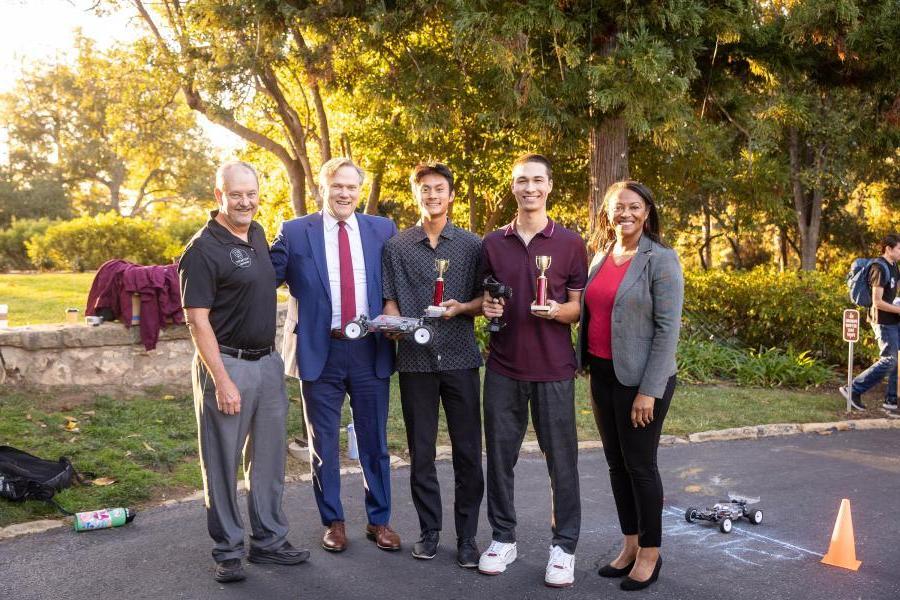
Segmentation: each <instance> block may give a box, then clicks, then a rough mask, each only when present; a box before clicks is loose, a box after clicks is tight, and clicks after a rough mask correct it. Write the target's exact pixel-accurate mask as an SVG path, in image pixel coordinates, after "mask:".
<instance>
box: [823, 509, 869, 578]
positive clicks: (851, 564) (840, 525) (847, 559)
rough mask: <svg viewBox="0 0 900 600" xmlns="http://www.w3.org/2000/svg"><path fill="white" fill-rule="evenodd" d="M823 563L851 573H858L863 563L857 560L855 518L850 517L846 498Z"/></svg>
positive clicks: (839, 512)
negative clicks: (854, 535) (854, 531)
mask: <svg viewBox="0 0 900 600" xmlns="http://www.w3.org/2000/svg"><path fill="white" fill-rule="evenodd" d="M822 562H823V563H825V564H826V565H831V566H833V567H843V568H844V569H850V570H851V571H856V570H857V569H859V565H861V564H862V562H861V561H858V560H856V541H855V540H854V538H853V518H852V517H851V516H850V501H849V500H847V499H846V498H844V499H843V500H841V509H840V510H839V511H838V517H837V521H835V522H834V532H833V533H832V534H831V545H830V546H829V547H828V554H826V555H825V557H824V558H823V559H822Z"/></svg>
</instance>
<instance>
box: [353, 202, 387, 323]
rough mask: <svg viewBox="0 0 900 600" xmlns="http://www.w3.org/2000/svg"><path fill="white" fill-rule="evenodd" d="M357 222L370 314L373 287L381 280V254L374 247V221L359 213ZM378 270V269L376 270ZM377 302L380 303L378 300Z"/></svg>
mask: <svg viewBox="0 0 900 600" xmlns="http://www.w3.org/2000/svg"><path fill="white" fill-rule="evenodd" d="M356 222H357V223H359V240H360V243H361V244H362V248H363V258H364V259H365V262H366V289H367V291H368V296H369V297H368V298H366V301H368V303H369V312H368V314H370V315H371V314H372V313H371V311H372V293H373V287H374V286H375V284H376V282H378V281H380V277H378V275H379V274H380V273H381V254H380V253H379V252H376V251H375V250H374V248H373V244H374V242H375V240H376V235H375V231H374V229H373V227H372V222H371V221H370V220H369V219H367V218H366V216H365V215H362V214H357V215H356ZM376 270H377V271H376ZM378 296H379V297H380V296H381V290H380V289H379V290H378ZM376 304H378V303H377V302H376ZM376 308H378V309H379V311H378V312H381V310H380V309H381V307H379V306H377V307H376Z"/></svg>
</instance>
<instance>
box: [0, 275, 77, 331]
mask: <svg viewBox="0 0 900 600" xmlns="http://www.w3.org/2000/svg"><path fill="white" fill-rule="evenodd" d="M92 281H94V273H93V272H88V273H15V274H2V275H0V304H8V305H9V325H10V326H11V327H20V326H22V325H38V324H41V323H61V322H63V321H65V318H66V309H67V308H69V307H74V308H77V309H78V310H79V318H80V319H83V318H84V307H85V305H86V304H87V297H88V292H89V291H90V289H91V282H92Z"/></svg>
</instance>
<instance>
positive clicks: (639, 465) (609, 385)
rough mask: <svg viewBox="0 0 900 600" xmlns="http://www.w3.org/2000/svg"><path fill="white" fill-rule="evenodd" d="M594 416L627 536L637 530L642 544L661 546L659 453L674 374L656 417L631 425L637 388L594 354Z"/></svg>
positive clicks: (592, 394)
mask: <svg viewBox="0 0 900 600" xmlns="http://www.w3.org/2000/svg"><path fill="white" fill-rule="evenodd" d="M590 368H591V396H592V398H593V408H594V418H595V419H596V421H597V428H598V429H599V430H600V438H601V439H602V440H603V452H604V454H606V462H607V463H608V464H609V480H610V483H611V484H612V491H613V497H614V498H615V500H616V509H617V511H618V513H619V525H620V526H621V528H622V533H623V534H624V535H637V536H638V544H639V545H640V546H641V547H642V548H656V547H659V545H660V543H661V539H662V508H663V487H662V480H661V479H660V477H659V469H658V468H657V466H656V452H657V450H658V449H659V436H660V433H661V432H662V426H663V420H665V418H666V413H667V412H668V410H669V404H670V403H671V401H672V395H673V394H674V393H675V376H674V375H672V376H671V377H670V378H669V381H668V383H667V384H666V390H665V392H664V393H663V397H662V398H657V399H656V402H655V404H654V405H653V421H651V422H650V424H649V425H647V426H645V427H637V428H636V427H634V426H632V424H631V406H632V404H633V403H634V398H635V396H637V393H638V388H637V387H631V386H626V385H622V384H621V383H619V380H618V379H616V373H615V370H614V369H613V363H612V361H611V360H607V359H603V358H597V357H595V356H591V357H590Z"/></svg>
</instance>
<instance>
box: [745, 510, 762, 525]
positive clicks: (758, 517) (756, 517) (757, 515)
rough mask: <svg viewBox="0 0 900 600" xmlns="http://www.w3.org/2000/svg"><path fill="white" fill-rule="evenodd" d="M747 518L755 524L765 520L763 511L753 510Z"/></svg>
mask: <svg viewBox="0 0 900 600" xmlns="http://www.w3.org/2000/svg"><path fill="white" fill-rule="evenodd" d="M747 519H748V520H749V521H750V522H751V523H753V524H754V525H759V524H760V523H762V520H763V511H761V510H751V511H750V514H748V515H747Z"/></svg>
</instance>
